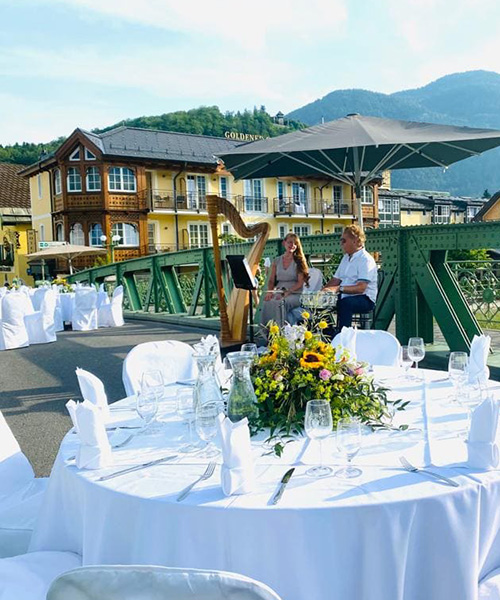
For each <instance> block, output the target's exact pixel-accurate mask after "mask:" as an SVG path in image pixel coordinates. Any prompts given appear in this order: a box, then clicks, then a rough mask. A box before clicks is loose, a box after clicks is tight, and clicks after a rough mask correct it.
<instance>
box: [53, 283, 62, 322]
mask: <svg viewBox="0 0 500 600" xmlns="http://www.w3.org/2000/svg"><path fill="white" fill-rule="evenodd" d="M52 289H53V290H54V293H55V295H56V310H55V311H54V327H55V330H56V333H57V332H58V331H64V321H63V313H62V308H61V294H60V293H59V289H58V288H57V286H56V285H53V286H52Z"/></svg>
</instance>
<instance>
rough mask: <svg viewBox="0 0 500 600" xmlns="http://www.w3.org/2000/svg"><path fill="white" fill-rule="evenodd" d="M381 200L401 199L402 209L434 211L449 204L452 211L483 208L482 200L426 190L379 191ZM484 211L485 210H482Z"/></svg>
mask: <svg viewBox="0 0 500 600" xmlns="http://www.w3.org/2000/svg"><path fill="white" fill-rule="evenodd" d="M378 195H379V198H380V199H381V200H382V199H384V198H399V201H400V205H401V208H402V209H405V210H411V209H413V210H432V208H433V207H434V206H435V205H436V204H439V205H443V204H447V205H449V206H452V207H453V209H452V210H465V209H466V207H467V206H482V205H483V204H484V200H483V199H482V198H468V197H464V196H452V195H451V194H450V193H449V192H433V191H426V190H394V189H392V190H386V189H380V190H379V194H378ZM481 210H483V208H482V209H481Z"/></svg>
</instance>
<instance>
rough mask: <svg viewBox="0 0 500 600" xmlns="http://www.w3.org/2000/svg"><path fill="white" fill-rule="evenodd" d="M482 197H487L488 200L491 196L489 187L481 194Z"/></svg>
mask: <svg viewBox="0 0 500 600" xmlns="http://www.w3.org/2000/svg"><path fill="white" fill-rule="evenodd" d="M481 198H485V199H486V200H488V199H489V198H491V194H490V192H489V191H488V188H486V189H485V190H484V192H483V195H482V196H481Z"/></svg>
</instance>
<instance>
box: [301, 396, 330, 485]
mask: <svg viewBox="0 0 500 600" xmlns="http://www.w3.org/2000/svg"><path fill="white" fill-rule="evenodd" d="M332 427H333V422H332V409H331V407H330V403H329V402H327V401H326V400H309V402H308V403H307V405H306V417H305V423H304V429H305V432H306V435H307V437H308V438H309V439H311V440H318V442H319V456H320V459H319V463H320V464H319V466H317V467H311V468H310V469H308V470H307V471H306V475H308V476H309V477H327V476H328V475H330V474H331V473H332V469H331V468H330V467H326V466H324V465H323V444H322V442H323V440H324V439H325V438H327V437H328V436H329V435H330V434H331V432H332Z"/></svg>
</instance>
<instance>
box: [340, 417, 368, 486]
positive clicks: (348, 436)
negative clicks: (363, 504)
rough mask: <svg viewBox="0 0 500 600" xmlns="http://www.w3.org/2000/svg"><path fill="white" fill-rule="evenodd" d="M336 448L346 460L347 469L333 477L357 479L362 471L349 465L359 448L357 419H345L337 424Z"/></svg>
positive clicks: (359, 438) (359, 425)
mask: <svg viewBox="0 0 500 600" xmlns="http://www.w3.org/2000/svg"><path fill="white" fill-rule="evenodd" d="M337 448H338V450H339V452H340V453H341V454H343V455H345V457H346V458H347V467H344V468H342V469H340V470H338V471H337V472H336V473H335V477H340V478H342V479H351V478H353V477H359V476H360V475H361V473H362V472H363V471H361V469H358V468H357V467H353V466H352V465H351V461H352V459H353V458H354V457H355V456H356V454H357V453H358V452H359V450H360V448H361V423H360V422H359V420H358V419H355V418H345V419H340V421H339V422H338V423H337Z"/></svg>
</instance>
